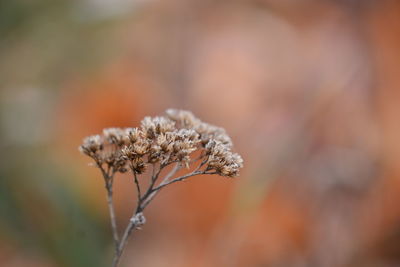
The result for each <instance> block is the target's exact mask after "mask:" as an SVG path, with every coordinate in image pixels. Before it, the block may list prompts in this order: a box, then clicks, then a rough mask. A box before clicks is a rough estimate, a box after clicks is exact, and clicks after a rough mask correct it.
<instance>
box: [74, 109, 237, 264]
mask: <svg viewBox="0 0 400 267" xmlns="http://www.w3.org/2000/svg"><path fill="white" fill-rule="evenodd" d="M79 149H80V151H81V152H82V153H83V154H85V155H87V156H89V157H91V158H92V159H93V160H94V162H95V164H96V166H97V167H98V168H99V169H100V170H101V172H102V175H103V178H104V181H105V185H106V189H107V193H108V194H107V196H108V205H109V210H110V217H111V225H112V230H113V236H114V241H115V246H116V248H115V249H116V251H115V258H114V262H113V266H117V265H118V262H119V259H120V257H121V254H122V251H123V249H124V247H125V245H126V242H127V238H128V237H129V235H130V233H131V231H132V230H133V229H137V228H138V227H139V226H141V225H142V224H144V222H145V218H144V216H143V213H142V212H143V210H144V208H145V207H146V206H147V205H148V204H149V203H150V202H151V200H152V199H153V198H154V196H155V195H156V194H157V193H158V192H159V191H160V190H161V189H162V188H164V187H165V186H167V185H169V184H172V183H175V182H178V181H182V180H185V179H187V178H189V177H192V176H195V175H201V174H217V175H221V176H226V177H235V176H238V175H239V170H240V169H241V168H242V167H243V160H242V158H241V157H240V155H239V154H237V153H233V152H232V150H231V149H232V141H231V139H230V137H229V136H228V135H227V133H226V132H225V130H224V129H223V128H220V127H216V126H214V125H211V124H208V123H205V122H202V121H201V120H200V119H198V118H196V117H195V116H194V115H193V113H191V112H189V111H182V110H176V109H169V110H167V111H166V115H165V116H160V117H153V118H152V117H145V118H144V119H143V120H142V122H141V125H140V127H138V128H125V129H121V128H108V129H104V130H103V134H102V135H93V136H89V137H87V138H85V139H84V141H83V144H82V145H81V146H80V147H79ZM193 155H195V156H196V157H195V158H194V156H193ZM171 164H175V166H174V167H173V168H172V170H171V171H170V172H169V173H168V174H167V175H165V177H164V178H163V179H161V181H158V180H159V176H160V173H161V171H162V170H163V169H164V168H166V167H167V166H169V165H171ZM194 165H196V166H194ZM192 166H194V167H193V170H192V171H191V172H188V173H187V174H184V175H182V176H180V177H177V178H174V175H175V174H176V173H177V172H178V171H179V170H180V169H182V168H183V167H186V168H187V169H188V170H190V169H191V167H192ZM149 167H152V174H151V179H150V182H149V186H148V187H147V188H146V190H145V191H144V193H143V194H142V190H143V189H142V187H143V186H141V185H140V180H139V179H138V175H141V174H143V173H144V172H145V171H146V170H147V169H148V168H149ZM128 171H131V172H132V174H133V178H134V182H135V184H136V188H137V195H138V202H137V208H136V210H135V212H134V214H133V216H132V218H131V220H130V223H129V225H128V226H127V228H126V229H125V232H124V235H123V236H122V239H121V240H120V239H119V235H118V231H117V225H116V220H115V214H114V207H113V203H112V186H113V181H114V175H115V174H116V173H125V172H128Z"/></svg>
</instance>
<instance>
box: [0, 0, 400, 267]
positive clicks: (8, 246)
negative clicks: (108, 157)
mask: <svg viewBox="0 0 400 267" xmlns="http://www.w3.org/2000/svg"><path fill="white" fill-rule="evenodd" d="M399 70H400V2H399V1H396V0H393V1H390V0H375V1H374V0H230V1H227V0H219V1H216V0H168V1H158V0H112V1H107V0H79V1H78V0H75V1H73V0H34V1H26V0H3V1H0V148H1V152H2V153H1V154H0V266H5V267H19V266H26V267H36V266H37V267H39V266H40V267H58V266H61V267H64V266H74V267H80V266H82V267H83V266H99V267H102V266H111V265H110V263H111V259H112V254H113V247H112V246H113V243H112V238H111V231H110V227H109V221H108V212H107V208H106V194H105V190H104V184H103V180H102V178H101V177H100V175H99V173H98V170H97V169H95V168H92V167H88V166H87V165H88V163H89V162H90V160H89V158H87V157H84V156H83V155H80V153H79V152H78V150H77V147H78V146H79V145H80V142H81V140H82V138H83V137H85V136H87V135H91V134H95V133H98V132H100V131H101V130H102V129H103V128H104V127H111V126H117V127H127V126H136V125H138V124H139V122H140V120H141V119H142V118H143V117H144V116H146V115H152V116H153V115H157V114H161V113H162V112H163V111H164V110H165V109H166V108H170V107H173V108H182V109H189V110H192V111H193V112H194V113H195V114H196V115H197V116H198V117H200V118H201V119H202V120H204V121H207V122H210V123H213V124H216V125H221V126H223V127H225V128H226V129H227V131H228V133H230V134H231V136H232V139H233V141H234V143H235V150H236V152H239V153H240V154H242V156H243V158H244V160H245V168H244V169H243V171H242V174H241V176H240V177H239V178H235V179H226V178H222V177H212V176H211V177H197V178H193V179H192V180H191V181H190V182H186V183H182V184H177V185H175V186H173V187H170V188H169V189H168V190H165V191H163V192H162V194H160V195H159V196H158V198H157V199H156V200H155V201H154V202H153V204H152V205H151V206H150V207H149V208H148V210H147V213H146V217H147V220H148V223H147V224H146V225H145V226H144V227H143V230H142V231H137V232H135V233H134V236H133V238H132V239H131V240H130V243H129V246H128V248H127V250H126V253H125V254H124V258H123V262H122V264H123V265H124V266H143V267H147V266H148V267H153V266H154V267H172V266H173V267H180V266H182V267H184V266H194V267H204V266H205V267H208V266H210V267H214V266H227V267H231V266H233V267H236V266H238V267H242V266H243V267H247V266H251V267H252V266H272V267H325V266H326V267H331V266H333V267H336V266H340V267H341V266H343V267H351V266H365V267H370V266H373V267H381V266H383V267H386V266H400V205H399V203H400V164H399V158H400V123H399V117H400V116H399V115H400V90H399V85H400V73H399ZM114 192H115V202H116V209H117V217H118V224H119V226H120V228H122V227H125V224H126V223H127V221H128V218H129V217H130V215H131V212H132V209H133V207H134V205H135V200H136V198H135V196H134V186H133V183H132V181H131V179H130V178H129V177H127V176H120V177H118V179H117V180H116V185H115V189H114Z"/></svg>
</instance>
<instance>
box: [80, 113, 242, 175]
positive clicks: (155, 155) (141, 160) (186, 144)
mask: <svg viewBox="0 0 400 267" xmlns="http://www.w3.org/2000/svg"><path fill="white" fill-rule="evenodd" d="M231 148H232V141H231V139H230V137H229V136H228V135H227V134H226V132H225V130H224V129H223V128H219V127H216V126H213V125H210V124H208V123H204V122H202V121H200V120H199V119H198V118H196V117H195V116H194V115H193V114H192V113H191V112H189V111H181V110H175V109H169V110H167V111H166V116H165V117H154V118H151V117H146V118H144V119H143V121H142V122H141V127H139V128H126V129H120V128H108V129H105V130H104V131H103V134H102V135H93V136H89V137H87V138H85V140H84V142H83V144H82V145H81V146H80V150H81V152H82V153H84V154H86V155H88V156H90V157H91V158H93V159H94V160H95V162H96V163H97V164H98V166H103V165H106V166H107V168H110V169H112V170H113V171H114V172H122V173H123V172H126V171H127V170H128V168H130V169H131V170H132V171H134V172H136V173H137V174H142V173H143V172H144V171H145V170H146V168H147V166H148V165H149V164H154V163H160V164H161V165H169V164H171V163H174V162H181V163H182V164H184V166H186V167H189V165H190V161H191V158H190V154H192V153H193V152H195V151H201V153H202V154H201V158H202V159H204V162H203V165H205V168H206V170H207V171H211V170H214V171H215V172H216V174H219V175H222V176H227V177H234V176H237V175H238V174H239V169H240V168H242V166H243V160H242V158H241V157H240V156H239V155H238V154H236V153H233V152H232V151H231Z"/></svg>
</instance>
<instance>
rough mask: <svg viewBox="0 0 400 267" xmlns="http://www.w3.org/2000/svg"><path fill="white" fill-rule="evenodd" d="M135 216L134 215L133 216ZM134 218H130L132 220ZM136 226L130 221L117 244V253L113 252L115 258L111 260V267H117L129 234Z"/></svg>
mask: <svg viewBox="0 0 400 267" xmlns="http://www.w3.org/2000/svg"><path fill="white" fill-rule="evenodd" d="M134 216H135V215H134ZM134 216H133V217H132V218H134ZM135 227H136V225H135V222H134V220H132V219H131V220H130V221H129V224H128V226H127V227H126V229H125V232H124V235H123V236H122V239H121V242H120V243H119V245H118V247H117V251H116V252H115V256H114V259H113V264H112V266H113V267H117V266H118V264H119V261H120V260H121V256H122V253H123V252H124V249H125V246H126V244H127V243H128V238H129V236H130V234H131V232H132V231H133V230H134V229H135Z"/></svg>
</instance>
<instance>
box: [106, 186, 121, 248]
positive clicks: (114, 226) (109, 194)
mask: <svg viewBox="0 0 400 267" xmlns="http://www.w3.org/2000/svg"><path fill="white" fill-rule="evenodd" d="M112 195H113V194H112V189H111V188H110V187H109V186H107V204H108V211H109V213H110V220H111V230H112V234H113V238H114V243H115V251H116V252H117V250H118V245H119V237H118V230H117V221H116V217H115V211H114V204H113V199H112Z"/></svg>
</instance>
